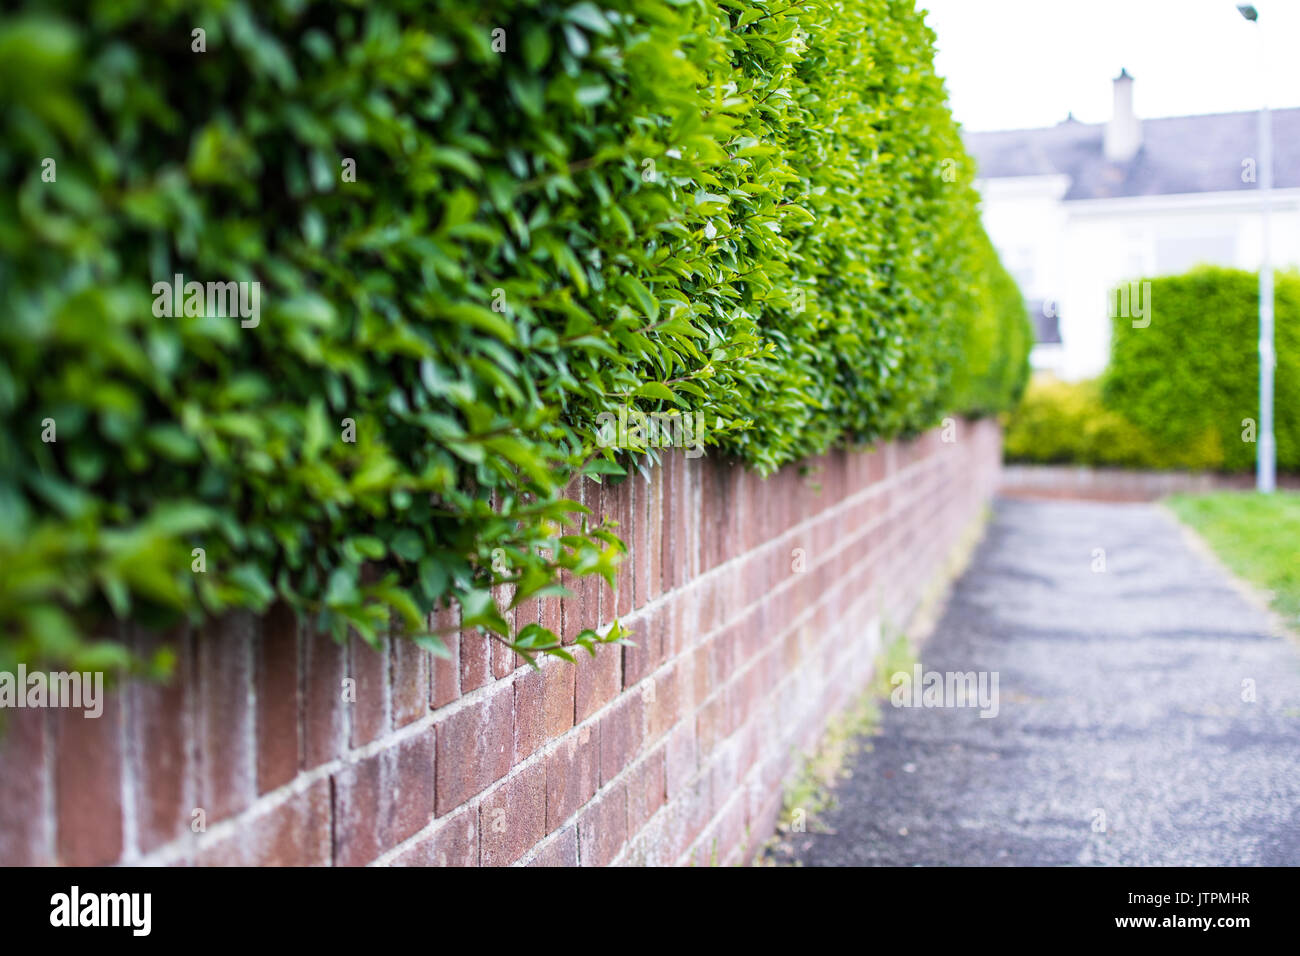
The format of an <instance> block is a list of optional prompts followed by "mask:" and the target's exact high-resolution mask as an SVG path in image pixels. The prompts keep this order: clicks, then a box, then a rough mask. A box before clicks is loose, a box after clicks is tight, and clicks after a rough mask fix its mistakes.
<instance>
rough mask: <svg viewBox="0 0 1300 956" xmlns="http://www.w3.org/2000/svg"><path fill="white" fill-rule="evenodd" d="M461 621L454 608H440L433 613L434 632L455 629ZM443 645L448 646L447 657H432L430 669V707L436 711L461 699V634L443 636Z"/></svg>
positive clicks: (453, 633)
mask: <svg viewBox="0 0 1300 956" xmlns="http://www.w3.org/2000/svg"><path fill="white" fill-rule="evenodd" d="M459 620H460V611H459V610H457V609H456V608H454V607H450V608H438V609H437V610H436V611H434V612H433V629H434V631H444V630H446V629H447V628H454V627H455V626H456V624H457V622H459ZM442 640H443V643H444V644H445V645H446V648H447V651H448V656H447V657H432V655H430V656H431V657H432V660H431V661H430V667H431V668H432V670H433V674H432V677H431V684H432V694H431V696H430V698H429V705H430V706H431V707H433V708H434V709H435V710H436V709H437V708H439V707H442V706H445V705H446V704H450V703H451V702H452V701H453V700H456V698H458V697H460V634H459V633H457V632H452V633H451V634H443V636H442Z"/></svg>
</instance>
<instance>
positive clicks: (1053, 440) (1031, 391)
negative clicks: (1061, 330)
mask: <svg viewBox="0 0 1300 956" xmlns="http://www.w3.org/2000/svg"><path fill="white" fill-rule="evenodd" d="M1002 450H1003V454H1004V455H1005V457H1006V459H1007V460H1008V461H1014V462H1030V463H1035V464H1050V465H1069V464H1073V465H1101V466H1110V467H1116V468H1197V467H1203V465H1202V464H1201V463H1200V462H1198V461H1197V460H1196V458H1195V451H1196V449H1190V451H1191V452H1192V454H1188V455H1185V456H1184V457H1181V458H1178V457H1173V456H1171V455H1170V454H1169V452H1168V451H1167V450H1165V449H1161V448H1158V447H1156V445H1154V444H1153V443H1152V441H1151V439H1150V438H1149V437H1148V436H1147V435H1145V434H1143V433H1142V431H1141V430H1139V429H1138V428H1137V426H1135V425H1134V424H1133V423H1132V422H1130V421H1128V420H1127V419H1126V418H1124V417H1123V416H1122V415H1120V414H1118V413H1117V412H1115V411H1113V410H1112V409H1109V408H1107V407H1106V406H1105V405H1104V404H1103V403H1102V400H1101V387H1100V385H1099V383H1098V382H1097V381H1095V380H1093V381H1086V382H1058V381H1056V380H1055V379H1051V378H1035V379H1034V380H1033V381H1032V382H1030V384H1029V388H1028V389H1027V390H1026V391H1025V396H1024V399H1023V400H1022V401H1021V403H1020V405H1019V407H1017V408H1016V410H1015V412H1014V413H1013V414H1011V415H1010V417H1009V421H1008V422H1007V428H1006V431H1005V432H1004V434H1003V445H1002Z"/></svg>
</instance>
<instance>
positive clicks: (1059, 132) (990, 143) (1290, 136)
mask: <svg viewBox="0 0 1300 956" xmlns="http://www.w3.org/2000/svg"><path fill="white" fill-rule="evenodd" d="M1272 119H1273V185H1274V186H1277V187H1279V188H1282V187H1293V186H1300V109H1285V110H1273V111H1272ZM1257 130H1258V114H1257V113H1254V112H1250V113H1212V114H1208V115H1205V116H1173V117H1168V118H1165V119H1144V120H1142V148H1141V149H1140V150H1139V151H1138V154H1137V156H1135V157H1134V158H1133V159H1132V160H1130V161H1129V162H1127V163H1112V162H1110V161H1108V160H1107V159H1106V157H1105V154H1104V153H1103V151H1102V144H1103V140H1104V138H1105V132H1106V124H1105V123H1080V122H1078V121H1077V120H1073V119H1069V120H1066V121H1065V122H1063V123H1060V124H1058V125H1056V126H1050V127H1048V128H1046V129H1021V130H1005V131H999V132H994V133H967V134H966V135H965V140H966V147H967V149H969V150H970V152H971V154H972V155H973V156H974V157H975V161H976V163H977V164H978V166H979V173H978V175H979V176H981V177H985V178H991V179H996V178H1001V177H1006V176H1048V175H1053V174H1065V175H1067V176H1069V177H1070V180H1071V184H1070V188H1069V191H1068V192H1067V193H1066V195H1065V198H1066V199H1107V198H1110V197H1113V196H1161V195H1170V194H1173V193H1203V192H1223V191H1227V190H1233V189H1256V188H1258V184H1257V183H1247V182H1242V178H1241V174H1242V160H1244V159H1247V158H1250V157H1255V156H1256V152H1257V146H1256V134H1257Z"/></svg>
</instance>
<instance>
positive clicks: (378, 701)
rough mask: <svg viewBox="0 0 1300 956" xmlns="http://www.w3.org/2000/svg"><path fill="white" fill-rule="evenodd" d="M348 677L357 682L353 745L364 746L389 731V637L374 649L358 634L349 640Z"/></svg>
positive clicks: (351, 704) (352, 732)
mask: <svg viewBox="0 0 1300 956" xmlns="http://www.w3.org/2000/svg"><path fill="white" fill-rule="evenodd" d="M348 676H349V677H351V678H352V679H353V680H354V681H356V685H355V690H356V698H355V700H353V701H352V702H351V703H350V704H349V707H350V708H351V711H352V720H351V722H350V723H351V743H352V746H353V747H364V746H365V745H366V744H368V743H370V742H371V741H374V740H378V739H379V737H380V736H382V735H383V734H384V733H386V732H387V731H388V723H389V717H388V710H389V702H388V690H389V688H388V680H389V677H388V638H387V637H380V638H379V646H378V647H377V648H376V647H371V646H370V645H369V644H367V643H366V642H365V641H364V640H362V639H361V637H359V636H358V635H357V634H352V635H351V637H350V638H349V639H348Z"/></svg>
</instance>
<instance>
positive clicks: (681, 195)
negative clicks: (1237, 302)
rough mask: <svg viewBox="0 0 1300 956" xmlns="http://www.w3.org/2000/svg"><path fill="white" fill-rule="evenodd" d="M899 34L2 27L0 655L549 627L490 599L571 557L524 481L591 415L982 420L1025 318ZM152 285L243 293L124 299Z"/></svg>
mask: <svg viewBox="0 0 1300 956" xmlns="http://www.w3.org/2000/svg"><path fill="white" fill-rule="evenodd" d="M198 29H202V30H203V31H204V34H203V35H202V39H203V41H204V43H205V46H206V49H205V51H204V52H196V49H195V48H196V46H197V45H198V42H199V41H198V39H197V38H196V34H195V32H194V31H196V30H198ZM932 49H933V36H932V34H931V32H930V31H929V30H928V28H927V27H926V26H925V25H924V22H923V20H922V18H921V16H920V15H919V14H917V13H916V12H915V10H914V4H913V3H912V2H911V0H853V2H831V0H812V2H808V3H801V4H769V5H766V6H764V5H760V4H758V3H754V2H749V0H719V2H716V3H713V2H689V0H601V2H600V3H599V4H596V3H593V2H590V0H584V2H578V3H558V2H543V0H500V2H483V3H477V4H467V3H464V2H461V0H385V2H371V3H360V2H357V3H312V2H310V0H279V2H265V3H260V4H256V5H254V4H251V3H240V2H235V3H231V2H209V3H192V4H185V3H172V2H160V0H116V2H114V3H112V4H97V5H91V6H89V7H87V6H86V5H85V4H80V3H77V4H64V3H58V2H50V0H42V2H40V3H32V4H29V5H27V7H25V8H24V7H21V6H20V7H19V8H18V10H17V11H16V12H14V11H11V12H9V13H7V14H5V15H4V16H3V18H0V103H2V105H3V119H0V124H2V129H0V132H2V133H3V141H2V142H3V145H2V146H0V177H2V178H3V181H4V185H5V187H6V188H5V189H4V190H3V191H0V252H2V253H3V255H2V256H0V307H2V308H3V309H4V313H5V319H4V321H3V323H0V634H3V637H2V638H0V663H4V662H8V661H13V660H16V659H23V660H46V661H50V662H64V661H66V662H72V663H74V664H76V665H78V666H112V665H120V664H123V663H125V662H126V661H127V655H126V653H125V651H124V650H123V649H122V648H121V647H120V646H119V645H117V644H115V643H113V642H112V641H102V640H101V641H94V640H91V639H90V638H91V637H92V636H94V635H99V636H104V635H105V634H106V631H105V630H104V628H103V624H102V622H103V621H104V620H105V619H106V618H108V617H110V616H115V617H117V618H131V619H135V620H141V621H147V622H152V623H156V624H158V625H160V626H162V625H166V624H168V623H170V622H174V621H176V620H178V619H179V618H180V617H181V616H186V617H189V618H190V619H192V620H199V619H201V618H203V617H204V616H207V615H211V614H216V613H218V612H221V611H223V610H225V609H229V608H240V607H242V608H253V609H259V610H260V609H263V608H265V607H266V606H267V605H268V604H269V603H270V602H271V601H272V600H274V599H275V598H276V597H277V596H278V597H280V598H282V599H284V600H286V601H287V602H289V603H290V604H291V605H292V606H294V607H295V608H297V609H298V610H299V611H300V612H302V613H304V614H308V615H311V616H312V618H313V620H314V621H315V624H316V626H318V627H320V628H321V629H322V630H323V631H326V632H329V633H332V634H333V635H334V636H335V637H336V638H339V639H341V638H342V637H343V636H344V635H345V634H346V633H347V631H348V629H349V628H351V629H355V631H356V632H358V633H359V634H360V635H361V636H362V637H364V638H366V639H368V640H372V641H373V640H375V639H376V638H377V635H379V634H380V633H382V632H383V630H384V629H385V628H388V627H390V626H395V627H398V628H400V629H401V630H402V631H403V632H404V633H406V634H408V635H409V636H412V637H413V638H415V639H417V640H420V641H421V642H422V643H423V644H425V645H426V646H428V647H430V649H433V650H435V651H436V650H437V649H438V647H439V644H438V641H437V640H436V637H435V636H433V635H428V634H427V633H426V632H425V628H426V626H427V620H428V612H429V611H430V610H431V609H432V608H433V607H434V606H435V605H436V604H438V603H447V602H453V601H454V602H457V603H458V604H459V605H460V607H461V609H462V615H463V619H464V622H465V625H466V626H468V627H480V628H482V629H483V630H484V631H486V632H489V633H493V634H495V635H497V636H498V637H500V638H502V639H507V640H511V641H513V642H514V646H515V647H516V648H517V649H518V650H520V651H521V652H523V653H525V654H532V653H535V652H538V651H548V652H551V651H553V652H560V649H559V648H558V646H557V639H556V637H555V635H553V634H551V633H549V632H545V631H542V630H541V629H540V628H538V627H537V626H536V625H534V626H532V627H531V628H528V629H525V631H524V632H522V633H520V634H515V635H510V634H509V629H508V628H507V626H506V624H505V622H504V620H503V619H502V617H501V614H500V613H499V611H498V608H497V607H496V605H495V604H494V602H493V600H492V588H493V586H494V585H500V584H502V583H507V582H508V583H513V584H515V585H516V586H517V588H516V591H515V595H516V600H523V599H525V598H527V597H529V596H531V595H534V594H538V593H554V589H555V587H556V581H557V579H558V571H559V569H560V568H567V569H569V570H571V571H574V572H576V573H579V574H585V573H602V574H605V575H607V576H608V575H610V573H611V571H612V569H613V567H614V566H615V564H616V562H617V560H618V558H619V554H620V551H621V545H620V544H619V543H618V541H617V539H616V538H615V537H614V536H613V534H611V533H610V529H591V528H588V527H585V526H584V525H580V524H575V523H573V522H571V521H567V522H566V516H567V515H568V514H569V513H570V512H571V511H572V510H573V508H572V505H571V503H570V504H567V505H566V504H565V502H564V501H563V500H562V497H561V495H562V489H563V488H564V486H565V484H566V483H567V482H568V480H569V479H570V477H571V476H572V475H574V474H579V473H595V474H603V475H607V476H617V475H618V474H620V473H622V472H623V471H625V470H626V469H627V466H628V465H629V464H630V463H631V458H630V456H629V454H628V453H626V452H619V451H617V450H616V449H602V448H599V447H597V442H596V440H595V425H596V421H597V416H598V415H600V414H601V413H604V412H611V411H615V412H616V411H617V410H618V409H619V408H620V407H622V406H624V405H633V406H636V407H639V408H641V409H643V410H645V411H654V410H662V409H666V408H680V409H682V410H684V411H690V412H693V413H702V414H703V415H704V420H705V421H706V422H707V423H708V431H707V435H706V439H707V441H708V443H709V444H710V445H713V446H714V447H715V448H716V449H717V450H718V452H719V453H722V454H727V455H733V456H736V457H738V458H740V459H742V460H743V461H745V462H746V463H748V464H749V465H751V466H753V467H755V468H758V469H760V470H762V471H764V472H768V471H771V470H773V469H774V468H776V467H779V466H780V465H782V464H784V463H786V462H790V461H795V460H798V459H800V458H803V457H805V456H808V455H812V454H816V453H819V452H822V451H824V450H826V449H827V448H829V447H831V446H832V445H835V444H841V443H843V444H850V445H856V444H861V443H869V442H873V441H876V440H878V439H881V438H885V437H889V436H892V435H895V434H898V433H904V432H915V431H918V430H920V429H923V428H926V427H928V426H930V425H931V424H933V423H934V422H935V421H936V420H937V419H938V417H939V416H940V415H941V414H942V413H943V412H944V411H959V410H963V409H966V410H972V411H989V410H992V409H996V408H1001V407H1005V406H1006V405H1007V404H1008V403H1010V402H1011V401H1013V400H1014V397H1015V394H1016V392H1017V390H1018V387H1019V386H1018V382H1020V381H1021V379H1022V374H1023V368H1024V363H1025V354H1024V353H1025V351H1026V348H1027V341H1028V340H1027V325H1026V319H1025V316H1024V310H1023V305H1022V304H1021V303H1020V299H1019V296H1018V294H1016V293H1015V291H1014V287H1013V286H1011V285H1010V284H1009V283H1008V282H1007V281H1006V279H1005V274H1004V273H1003V272H1002V270H1001V268H1000V266H999V265H998V263H997V261H996V257H995V256H993V255H992V253H991V251H990V250H989V248H988V245H987V239H986V238H985V237H984V235H983V232H982V229H981V227H980V226H979V223H978V218H977V212H976V203H975V194H974V192H973V189H972V187H971V176H972V164H971V161H970V159H969V158H968V157H967V155H966V154H965V152H964V151H963V149H962V145H961V142H960V139H959V135H958V132H957V129H956V127H955V125H954V123H953V122H952V120H951V118H950V116H949V113H948V111H947V108H946V105H945V93H944V90H943V86H942V83H941V81H940V80H939V79H938V78H937V77H936V76H935V74H934V71H933V67H932ZM47 159H49V160H52V161H53V164H54V165H53V166H52V167H51V165H50V164H49V163H46V162H45V160H47ZM352 169H355V177H352V176H351V175H349V173H350V172H351V170H352ZM51 174H52V175H51ZM51 179H52V181H51ZM177 274H180V275H183V276H184V279H185V280H186V281H198V282H202V283H208V282H222V283H225V282H254V281H255V282H257V283H259V286H258V289H259V293H260V299H259V303H260V311H259V313H258V314H257V316H256V319H257V321H256V323H255V324H254V322H253V320H252V315H251V310H250V313H249V316H250V317H249V319H248V320H247V321H246V322H241V321H239V319H236V318H231V317H222V316H210V315H178V316H175V317H170V318H169V317H167V316H166V315H165V314H161V315H160V314H155V310H156V309H157V310H158V311H164V312H165V310H164V309H162V308H161V305H160V302H161V301H162V300H161V299H156V296H155V291H154V289H155V284H156V283H160V282H162V283H168V282H171V281H172V277H173V276H174V275H177ZM248 288H249V289H250V290H251V286H250V287H248ZM250 304H251V303H250ZM199 311H203V310H202V309H199ZM954 372H956V373H957V382H956V383H954V381H953V378H954ZM954 388H956V391H954ZM50 423H52V425H53V428H54V433H53V434H51V433H50V432H49V426H50ZM349 434H350V435H351V437H353V438H354V439H355V440H354V441H349V440H346V439H347V438H348V436H349ZM43 437H44V438H50V437H53V438H55V439H56V440H54V441H47V440H43ZM199 548H201V549H203V558H204V564H203V567H204V570H203V572H202V573H198V572H197V571H196V570H195V568H196V567H197V563H196V562H197V558H196V557H195V549H199ZM363 570H364V573H363ZM618 636H619V633H618V631H617V630H615V631H613V632H611V633H610V634H608V635H605V636H604V638H601V637H598V636H597V635H595V634H590V633H589V634H586V635H585V636H584V637H583V638H582V643H584V644H586V645H588V649H590V645H591V644H592V643H594V642H596V641H599V640H601V639H615V638H617V637H618ZM163 663H165V662H163Z"/></svg>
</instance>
